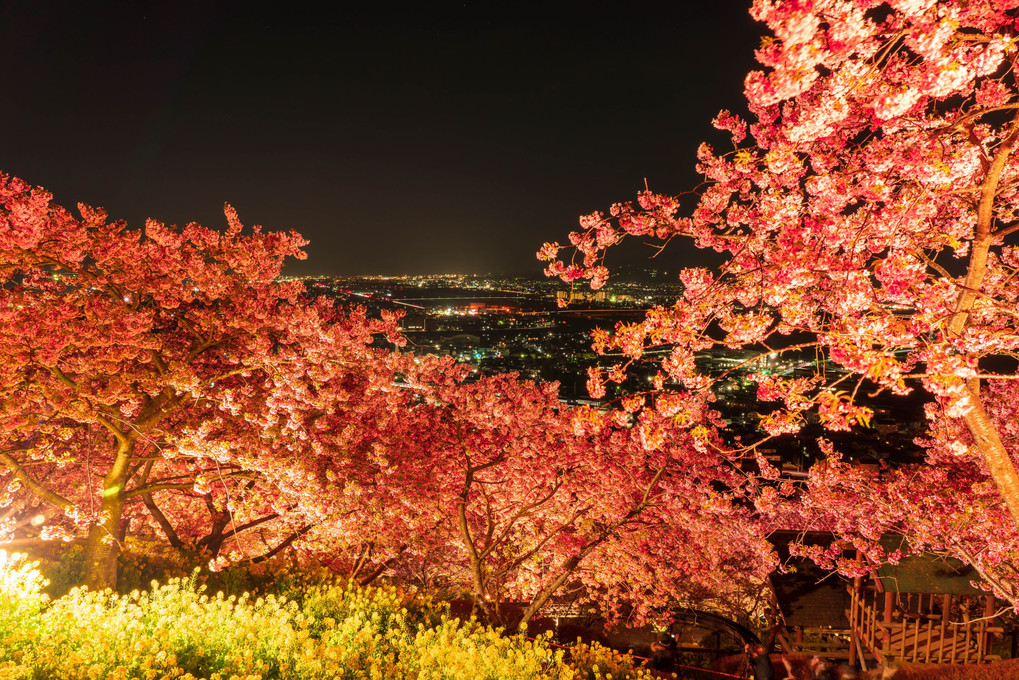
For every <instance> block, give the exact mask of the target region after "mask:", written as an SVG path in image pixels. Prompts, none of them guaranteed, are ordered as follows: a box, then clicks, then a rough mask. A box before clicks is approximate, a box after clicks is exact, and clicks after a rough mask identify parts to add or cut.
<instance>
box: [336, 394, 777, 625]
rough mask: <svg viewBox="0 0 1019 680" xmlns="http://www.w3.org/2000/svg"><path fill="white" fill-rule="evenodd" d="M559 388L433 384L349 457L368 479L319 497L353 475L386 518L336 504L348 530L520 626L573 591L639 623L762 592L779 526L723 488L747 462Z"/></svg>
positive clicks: (486, 613) (367, 502)
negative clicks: (569, 402)
mask: <svg viewBox="0 0 1019 680" xmlns="http://www.w3.org/2000/svg"><path fill="white" fill-rule="evenodd" d="M556 390H557V385H554V384H549V385H542V386H538V385H534V384H533V383H529V382H525V381H519V380H517V378H516V376H515V375H502V376H493V377H486V378H482V379H480V380H478V381H476V382H473V383H462V382H456V381H449V382H447V383H446V384H435V383H432V388H431V389H429V390H425V391H423V392H422V393H421V398H420V400H419V401H418V403H411V404H408V405H406V406H405V407H404V408H402V409H400V410H399V412H398V415H397V416H396V417H394V418H393V419H392V421H391V422H389V424H388V425H387V426H386V427H385V428H384V429H385V430H386V431H387V432H388V433H390V437H389V440H388V442H389V444H388V446H387V447H386V448H385V449H384V450H380V451H378V453H377V454H375V455H362V456H359V457H345V458H344V460H345V461H348V462H350V463H351V464H352V465H364V464H365V461H368V460H370V461H372V465H373V466H374V467H375V469H374V470H373V471H372V472H371V474H368V475H365V474H363V473H358V472H356V471H354V470H349V471H348V472H347V473H345V474H344V475H343V476H342V479H343V482H342V483H343V485H344V493H342V494H338V493H332V494H323V497H328V498H329V499H330V502H332V503H343V502H348V501H349V498H350V486H351V485H352V484H355V483H356V484H357V485H358V488H357V489H356V493H357V494H358V495H359V497H360V499H361V505H362V506H364V507H367V508H375V509H377V510H376V513H379V514H381V513H384V519H382V521H377V519H376V517H375V513H373V514H372V515H369V516H368V517H365V515H364V514H363V513H362V512H359V511H358V510H357V509H351V510H350V511H347V512H334V516H336V517H339V518H340V522H339V523H340V524H341V525H344V526H346V531H347V532H349V533H350V534H351V536H352V537H353V536H358V535H361V536H363V535H371V536H373V538H374V539H375V540H376V541H377V543H378V544H379V546H387V545H388V549H389V551H390V552H389V553H388V554H393V553H394V552H395V551H401V553H402V554H403V564H405V565H406V564H416V565H427V566H428V567H429V568H430V569H431V570H432V572H433V574H436V575H437V578H438V577H439V576H441V582H443V583H445V584H447V585H448V586H449V587H453V588H457V589H460V588H463V589H468V590H469V591H470V592H471V593H472V598H473V601H474V603H475V609H476V611H477V613H478V614H479V615H481V616H483V617H484V618H485V619H487V620H489V621H496V622H501V623H504V624H508V625H513V624H515V623H517V622H520V621H528V620H530V619H531V618H533V617H534V616H535V615H537V614H538V612H539V611H540V610H541V608H542V607H543V606H544V605H545V604H546V603H547V602H549V601H550V600H554V599H560V598H564V597H565V598H569V597H578V596H579V597H580V599H582V600H588V601H595V602H597V603H598V604H599V606H600V610H601V611H602V612H603V613H604V614H606V615H607V616H616V617H618V616H621V615H624V614H625V615H626V616H630V617H632V618H633V619H636V620H643V619H646V618H648V617H652V616H654V615H655V614H656V613H659V614H660V613H661V612H662V611H663V610H664V609H665V608H667V606H668V605H669V604H670V603H671V604H674V603H676V602H678V601H682V600H684V599H688V598H690V597H691V596H692V594H693V593H695V592H696V593H697V594H698V595H702V594H703V593H705V592H710V593H712V594H714V595H715V596H725V595H729V596H734V595H735V594H737V593H742V592H743V590H745V589H747V588H748V587H752V586H753V585H755V584H756V585H758V586H759V585H760V583H761V581H762V579H763V576H764V574H766V573H767V571H768V570H769V569H770V568H771V567H772V566H773V554H772V550H771V547H770V545H769V544H768V543H767V541H766V540H765V538H764V536H765V534H766V531H767V529H766V527H764V526H762V525H761V524H760V523H759V522H757V521H756V520H755V519H754V518H753V517H751V514H750V513H749V511H748V510H747V509H746V508H745V507H741V506H740V505H738V504H736V503H734V502H733V501H732V496H733V494H732V493H727V492H723V491H720V490H719V488H718V487H717V485H716V484H715V483H716V482H717V481H718V480H720V479H726V480H728V481H729V483H730V486H732V487H734V488H735V487H738V486H739V483H740V481H741V480H742V479H743V477H742V475H741V474H740V473H739V471H738V470H734V469H733V468H732V467H731V466H727V465H725V466H722V467H721V468H720V467H719V461H718V459H717V458H716V457H715V456H713V455H711V453H710V452H709V451H707V450H705V449H703V448H698V447H697V446H695V445H694V444H693V443H692V441H691V439H690V437H689V434H688V433H684V432H675V433H673V436H669V435H668V434H667V432H668V431H669V430H670V429H671V428H672V427H673V426H672V423H671V420H669V419H667V418H666V419H662V418H660V417H657V416H652V414H650V413H649V414H647V415H645V416H642V417H641V418H640V419H634V420H633V421H632V422H631V418H630V416H629V415H627V414H622V415H621V416H620V417H619V418H618V419H617V422H615V423H610V424H606V423H603V422H602V421H601V419H600V418H599V417H598V416H597V413H596V412H595V411H592V410H590V409H577V408H569V407H566V406H564V405H563V404H561V403H560V402H559V401H558V399H557V396H556ZM394 434H395V436H393V435H394ZM667 441H668V443H666V442H667ZM400 442H403V444H401V443H400ZM358 461H360V462H358ZM355 480H358V481H356V482H355ZM360 480H365V481H360ZM366 519H367V520H369V521H370V522H371V524H370V525H369V526H367V527H365V525H364V524H361V522H364V521H365V520H366ZM348 540H349V538H348ZM506 601H513V602H522V603H524V604H523V608H522V609H520V608H510V609H507V608H505V607H503V606H502V604H503V603H504V602H506Z"/></svg>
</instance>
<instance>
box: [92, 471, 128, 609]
mask: <svg viewBox="0 0 1019 680" xmlns="http://www.w3.org/2000/svg"><path fill="white" fill-rule="evenodd" d="M123 511H124V503H123V501H122V500H121V497H120V489H110V488H107V490H106V491H105V492H104V495H103V504H102V513H103V514H102V517H103V519H102V522H101V523H100V524H93V525H92V526H90V527H89V529H88V539H87V540H86V542H85V585H86V586H88V588H89V589H90V590H104V589H106V588H111V589H113V590H116V588H117V558H118V557H119V556H120V541H119V540H118V537H119V535H120V520H121V517H122V515H123Z"/></svg>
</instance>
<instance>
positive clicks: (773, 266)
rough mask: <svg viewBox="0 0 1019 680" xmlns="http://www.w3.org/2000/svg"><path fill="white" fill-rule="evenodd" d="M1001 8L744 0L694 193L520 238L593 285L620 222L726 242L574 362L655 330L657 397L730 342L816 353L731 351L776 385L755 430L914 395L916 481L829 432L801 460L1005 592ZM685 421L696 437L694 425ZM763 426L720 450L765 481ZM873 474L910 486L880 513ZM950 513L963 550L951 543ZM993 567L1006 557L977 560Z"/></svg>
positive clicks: (1018, 497)
mask: <svg viewBox="0 0 1019 680" xmlns="http://www.w3.org/2000/svg"><path fill="white" fill-rule="evenodd" d="M1017 8H1019V3H1016V2H1014V1H1012V0H977V1H967V2H958V1H954V0H945V1H941V2H936V1H933V0H889V1H888V2H879V1H877V0H796V1H782V0H776V1H769V0H755V2H754V3H753V7H752V9H751V14H752V15H753V16H754V17H755V18H756V19H757V20H759V21H762V22H764V23H765V24H766V25H767V26H768V28H769V29H770V30H771V32H772V35H771V36H769V37H767V38H765V40H764V41H763V42H762V44H761V46H760V48H759V49H758V50H757V53H756V54H757V58H758V60H759V61H760V63H761V64H762V65H763V66H764V70H762V71H755V72H752V73H751V74H749V75H748V76H747V79H746V84H745V85H746V97H747V102H748V108H749V112H750V116H751V118H750V121H749V126H748V122H747V121H744V120H742V119H741V118H739V117H738V116H736V115H733V114H731V113H729V112H726V111H723V112H721V113H720V114H719V115H718V117H717V118H716V119H715V120H714V125H715V127H716V128H718V129H720V130H723V131H725V132H726V133H728V135H729V137H730V138H731V141H732V149H731V150H728V151H725V152H721V151H716V150H715V149H714V148H713V147H712V146H710V145H708V144H704V145H702V146H701V148H700V150H699V152H698V160H699V166H698V167H699V169H700V171H701V172H702V173H703V175H704V178H705V183H704V185H702V188H701V189H700V190H699V191H698V192H697V196H696V198H695V200H694V201H693V203H692V209H691V210H689V212H686V213H681V212H680V199H679V198H675V197H672V196H666V195H661V194H657V193H654V192H651V191H642V192H640V193H639V195H638V200H637V202H636V204H633V203H621V204H616V205H613V206H612V208H611V210H610V211H609V213H608V214H607V215H606V214H603V213H594V214H592V215H588V216H585V217H583V218H582V219H581V229H580V230H579V231H577V232H575V233H573V234H571V236H570V240H571V245H572V247H573V250H572V252H573V253H574V256H573V259H572V261H570V260H562V259H557V258H558V256H559V253H560V250H561V247H560V246H559V245H558V244H555V243H551V244H546V245H545V246H544V247H543V248H542V250H541V252H540V253H539V257H541V258H542V259H545V260H546V261H550V263H551V264H550V265H549V268H548V273H549V274H550V275H555V276H561V277H563V278H564V279H566V280H568V281H580V280H587V281H590V283H591V285H592V286H593V287H596V288H597V287H599V286H601V285H603V284H604V282H605V280H606V279H607V277H608V270H607V268H606V267H605V262H604V257H605V252H606V249H608V248H610V247H612V246H613V245H615V244H616V243H618V242H619V241H620V240H621V239H623V238H625V237H627V236H635V237H638V238H640V239H642V240H645V241H648V242H651V243H653V244H655V245H656V246H659V247H663V246H664V245H665V244H667V243H669V242H670V241H672V240H674V239H689V240H691V241H692V242H693V243H694V244H695V245H696V246H697V247H699V248H703V249H706V250H711V251H715V252H716V253H720V254H721V256H722V258H723V264H722V265H721V266H720V267H719V268H718V269H717V270H712V271H709V270H708V269H704V268H690V269H685V270H683V272H682V273H681V274H680V278H681V280H682V283H683V284H684V292H683V294H682V296H681V297H680V298H679V299H677V300H676V302H675V304H674V305H672V306H670V307H660V308H657V309H654V310H652V311H650V312H649V313H648V314H647V317H646V319H645V320H644V321H643V322H641V323H636V324H632V325H621V326H619V327H617V329H616V332H615V334H612V335H610V334H599V335H598V336H597V337H596V338H595V348H596V349H597V350H598V351H600V352H603V353H606V352H609V351H610V350H612V351H618V352H621V353H622V355H623V356H624V362H623V363H621V364H619V365H618V366H616V367H615V368H613V369H612V370H610V371H607V372H599V371H593V372H592V376H591V381H590V387H591V390H592V391H593V392H595V393H601V392H602V390H603V389H604V383H605V382H606V381H620V380H622V378H623V377H624V375H625V368H626V366H627V365H628V364H630V363H632V362H639V361H642V360H645V358H646V353H647V351H648V350H649V348H661V347H664V348H666V349H667V350H668V353H667V357H666V358H665V359H664V360H662V361H661V362H660V371H659V373H658V375H657V378H656V386H657V388H658V390H659V394H660V395H665V394H668V391H669V390H679V391H681V392H682V393H683V394H685V395H688V398H689V399H690V400H691V401H696V400H697V399H698V398H699V399H700V400H701V402H702V403H707V402H708V401H709V400H710V399H711V398H712V397H711V390H712V386H713V380H712V379H711V378H709V377H708V376H706V375H704V374H703V373H702V372H700V371H698V370H697V367H696V366H695V362H694V359H695V354H696V353H697V352H703V351H706V350H709V349H711V348H714V347H727V348H753V349H755V350H757V351H759V352H760V353H761V355H762V356H763V355H764V354H767V353H772V352H775V353H778V354H779V355H782V356H793V355H795V356H799V357H816V360H815V361H814V365H815V370H814V371H813V372H812V373H811V374H807V375H803V374H800V375H795V376H793V375H785V376H783V375H765V374H764V373H765V372H764V371H762V370H760V366H761V364H760V363H756V364H755V361H754V359H751V360H748V362H747V363H746V364H745V365H744V366H743V367H741V369H740V370H744V371H746V372H748V373H750V374H752V375H754V379H755V380H756V381H757V383H758V388H757V389H758V397H759V398H760V399H761V400H762V402H773V403H776V404H778V408H775V409H773V410H772V411H771V412H769V413H766V414H764V417H763V418H762V422H761V426H762V431H763V436H764V437H774V436H778V435H781V434H783V433H790V432H796V431H799V430H800V429H801V428H802V427H803V425H804V424H805V423H806V422H808V421H817V422H820V423H821V424H822V425H823V426H824V427H826V428H828V429H829V430H833V431H848V430H851V429H852V428H859V427H866V426H868V425H869V421H870V418H871V416H872V415H873V414H872V409H871V407H870V406H869V405H868V398H869V397H872V396H873V395H874V394H876V393H879V392H886V393H890V394H894V395H906V394H910V393H912V394H914V395H915V394H920V395H922V396H923V397H924V398H925V399H926V400H927V406H926V416H927V427H928V432H927V435H926V436H924V437H923V438H922V439H921V442H920V443H921V444H922V445H923V446H924V447H925V448H926V450H927V452H928V464H927V467H925V468H923V469H922V470H920V471H919V474H920V475H921V477H920V478H916V477H915V476H914V477H909V476H908V475H893V477H894V479H893V480H891V481H890V482H889V484H887V485H886V484H885V483H884V482H885V481H887V477H885V478H881V479H879V478H878V477H876V476H875V475H871V476H870V477H867V478H866V479H865V478H864V477H861V473H859V471H854V470H853V469H851V468H847V467H840V466H839V464H838V463H839V460H838V459H839V452H838V451H836V450H834V449H833V448H832V447H831V446H828V447H827V449H826V450H827V451H828V454H829V456H830V458H831V461H830V462H831V463H832V465H831V467H829V468H828V472H825V473H822V470H821V469H818V470H817V471H815V472H814V473H813V476H814V482H815V486H814V490H815V492H817V493H818V494H821V490H822V489H827V490H828V491H829V492H832V493H828V494H827V495H824V494H821V495H819V496H818V497H819V498H821V497H823V498H824V499H825V503H827V504H829V506H834V507H836V508H841V509H845V510H846V513H847V516H849V517H852V518H855V519H858V520H862V519H863V518H862V516H861V515H860V514H859V513H858V512H855V510H858V509H859V508H862V507H866V508H870V509H871V510H873V511H874V514H872V515H870V516H869V523H868V525H867V526H866V527H864V528H865V531H866V533H869V534H871V535H872V538H873V534H874V533H880V532H881V531H884V530H889V529H896V528H897V529H899V530H902V531H906V532H907V534H908V535H909V536H910V537H911V539H915V542H916V544H917V545H919V546H921V547H922V546H931V545H936V546H941V547H945V548H947V549H949V550H950V551H952V552H953V553H954V554H956V555H957V556H960V557H963V558H966V559H968V560H969V561H970V562H974V563H975V564H977V566H978V567H981V568H983V569H985V572H986V573H985V576H987V577H988V580H989V582H991V583H992V585H993V586H994V588H995V592H996V593H998V594H999V595H1001V596H1003V597H1007V598H1009V600H1010V601H1011V602H1012V603H1013V604H1019V599H1017V598H1016V597H1015V592H1016V591H1015V584H1016V583H1017V582H1019V581H1017V578H1016V574H1015V570H1014V565H1015V560H1016V555H1015V554H1014V547H1013V548H1009V547H1008V546H1009V542H1011V546H1014V545H1015V540H1016V538H1017V525H1019V475H1017V473H1016V464H1017V461H1019V451H1017V448H1016V440H1015V437H1014V427H1015V425H1014V423H1015V422H1016V421H1017V416H1019V413H1017V412H1016V404H1017V401H1016V399H1015V396H1016V395H1015V387H1014V386H1015V384H1016V383H1015V381H1016V379H1017V375H1016V362H1017V359H1019V325H1017V319H1019V313H1017V311H1016V310H1017V309H1019V285H1017V281H1019V278H1017V274H1019V248H1017V247H1016V234H1017V233H1019V221H1017V217H1016V210H1017V207H1019V158H1017V156H1016V153H1015V150H1016V145H1017V144H1019V117H1017V115H1019V86H1017V81H1016V66H1017V64H1016V59H1017V56H1019V45H1017V40H1019V33H1017V28H1016V25H1017V24H1016V10H1017ZM748 132H749V138H748V136H747V135H748ZM667 384H668V386H667ZM1006 394H1007V395H1011V396H1010V397H1008V398H1002V396H1001V395H1006ZM660 399H661V397H659V400H660ZM658 403H659V402H654V403H653V404H652V405H651V406H649V408H651V409H658V410H660V406H659V405H658ZM681 417H682V418H683V419H684V420H685V422H686V423H687V428H688V429H689V430H690V432H691V433H692V434H693V433H694V432H696V431H697V429H698V428H704V425H703V423H698V420H697V418H695V417H693V416H692V414H691V415H689V416H688V415H681ZM706 429H708V430H711V429H712V428H710V427H708V428H706ZM693 436H695V437H696V436H697V435H695V434H694V435H693ZM759 443H760V441H754V442H748V441H744V442H741V443H738V444H737V445H729V446H726V447H722V449H720V450H719V454H720V455H723V456H726V457H729V458H730V459H736V458H740V457H745V458H753V457H757V458H758V462H759V464H760V468H761V471H762V473H763V474H764V476H766V477H767V476H777V471H775V470H774V469H773V468H771V467H770V466H769V465H768V464H767V462H766V461H764V460H763V459H762V458H760V457H759V456H757V451H758V450H759V449H758V446H757V445H758V444H759ZM723 449H724V450H723ZM833 471H837V472H838V474H837V475H835V476H834V477H833V476H832V474H834V472H833ZM916 472H917V471H916V470H913V471H911V474H913V473H916ZM822 477H824V479H822ZM850 477H852V479H850ZM839 478H842V479H843V480H844V481H845V482H846V483H845V484H844V485H842V486H841V487H839V485H838V484H836V482H837V481H838V479H839ZM909 480H912V481H909ZM864 482H866V483H864ZM850 487H852V488H854V489H855V490H856V492H854V493H849V489H850ZM838 488H841V491H839V492H838V493H835V492H834V490H836V489H838ZM786 490H787V491H788V488H787V489H786ZM889 491H894V492H895V493H901V494H903V496H902V497H903V498H907V497H908V498H909V502H904V503H903V504H902V507H901V508H900V509H897V510H894V511H891V510H890V509H888V508H887V505H888V504H887V503H879V502H878V501H880V499H881V498H882V496H884V497H885V498H887V496H886V494H887V493H888V492H889ZM857 492H858V493H857ZM793 497H796V498H799V494H798V492H797V493H791V492H790V493H787V494H785V495H783V494H782V493H781V487H779V490H776V488H775V487H773V486H762V490H761V493H760V495H759V501H760V502H762V503H763V505H764V506H767V508H768V509H770V510H776V508H777V504H778V502H779V501H780V500H781V499H782V498H788V499H792V498H793ZM949 499H955V500H949ZM854 503H855V504H856V505H855V506H854V505H853V504H854ZM796 507H797V508H798V509H800V510H802V509H803V508H804V507H805V506H803V505H797V506H796ZM879 507H884V508H885V511H882V512H877V510H878V509H879ZM967 508H970V510H967ZM776 511H777V510H776ZM804 517H805V516H804ZM829 517H830V513H829ZM814 520H816V516H815V517H814V518H813V519H809V520H808V519H802V518H801V521H814ZM790 521H792V520H790ZM818 521H819V520H818ZM960 522H961V523H962V524H965V526H966V531H965V532H964V533H965V535H966V537H967V538H965V539H964V542H965V545H964V544H963V543H961V542H960V541H958V540H953V538H952V533H953V532H955V531H956V530H957V528H958V527H959V526H960ZM843 527H844V525H843ZM860 528H861V526H857V527H856V529H857V534H859V529H860ZM975 555H982V556H983V557H980V558H977V557H975ZM1002 562H1004V563H1005V565H1006V567H1007V568H1005V569H1004V570H1002V569H998V568H997V567H995V564H997V565H998V566H1000V565H1001V564H1002ZM1009 565H1011V566H1009ZM992 567H994V568H993V569H992ZM992 571H993V572H994V573H991V572H992Z"/></svg>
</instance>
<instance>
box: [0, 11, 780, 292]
mask: <svg viewBox="0 0 1019 680" xmlns="http://www.w3.org/2000/svg"><path fill="white" fill-rule="evenodd" d="M748 4H749V2H742V1H738V0H715V1H713V2H708V1H705V2H691V1H690V0H675V2H673V3H671V4H665V3H658V2H656V3H646V2H639V1H637V0H633V1H631V2H625V1H620V2H584V3H580V2H577V3H574V2H569V3H556V2H551V1H549V2H545V3H527V2H511V1H496V0H491V1H489V2H474V1H468V2H462V1H461V2H444V1H432V0H421V1H420V2H418V3H416V4H415V5H413V6H412V7H413V9H408V8H407V7H404V6H402V5H394V4H392V3H382V2H369V3H362V4H361V6H360V7H359V8H357V9H343V10H340V9H339V5H338V4H334V5H333V6H334V7H335V9H334V10H332V11H328V12H322V11H317V10H316V11H313V10H310V9H302V6H301V5H300V4H299V3H289V4H288V3H285V2H277V3H275V4H272V5H263V4H260V3H254V2H213V1H206V2H196V3H189V2H171V1H164V2H142V1H133V2H122V3H103V2H81V1H80V0H73V1H56V0H54V1H48V0H16V1H13V2H0V64H2V65H3V74H4V75H3V77H2V78H0V87H2V88H3V101H2V104H0V170H3V171H4V172H7V173H9V174H12V175H15V176H19V177H22V178H23V179H25V180H27V181H29V182H31V183H33V184H39V185H42V186H44V187H46V188H47V189H49V190H50V191H52V192H53V193H54V195H55V199H56V201H57V202H58V203H61V204H63V205H67V206H73V205H74V204H75V203H77V202H78V201H84V202H87V203H91V204H93V205H101V206H104V207H105V208H107V209H108V210H109V211H110V213H111V215H112V216H114V217H116V218H123V219H126V220H128V221H129V222H130V223H132V224H134V225H138V226H141V224H142V222H143V220H144V219H145V218H146V217H155V218H157V219H160V220H163V221H165V222H169V223H184V222H188V221H199V222H201V223H203V224H205V225H206V226H211V227H216V228H220V227H222V226H223V223H224V220H223V217H222V204H223V202H224V201H228V202H230V203H232V204H233V205H234V206H235V207H236V208H237V210H238V211H239V213H240V215H241V219H242V220H243V221H244V222H245V223H249V224H251V223H259V224H263V225H265V226H266V227H267V228H280V229H284V228H285V229H291V228H292V229H296V230H297V231H299V232H301V233H302V234H304V235H305V236H306V237H307V238H309V239H310V240H311V245H310V246H309V247H308V252H309V255H310V257H309V259H308V260H307V261H305V262H300V263H292V264H291V265H290V266H289V267H288V270H287V271H288V273H295V274H306V273H326V274H363V273H380V274H399V273H444V272H454V271H463V272H478V273H480V272H493V271H498V272H503V271H522V272H526V271H529V272H532V273H538V272H540V264H539V263H538V262H537V261H536V260H534V253H535V251H536V250H537V249H538V247H539V246H540V245H541V243H542V242H543V241H547V240H564V239H565V237H566V234H567V233H568V231H569V230H570V229H571V228H572V227H573V226H574V225H575V224H576V218H577V216H578V215H579V214H581V213H584V212H591V211H593V210H599V209H606V208H607V207H608V205H609V204H610V203H612V202H615V201H619V200H630V199H632V198H633V197H634V194H635V192H636V191H637V190H638V189H639V188H641V187H642V186H643V183H644V178H647V180H648V182H649V185H650V186H651V188H653V189H656V190H660V191H665V192H675V193H678V192H680V191H683V190H685V189H688V188H690V187H692V186H693V185H694V184H695V183H696V181H697V176H696V175H695V173H694V163H695V158H694V153H695V150H696V148H697V145H698V143H699V142H700V141H702V140H704V139H715V140H719V141H721V138H720V137H718V136H716V135H714V133H713V131H712V129H711V127H710V120H711V118H712V117H713V116H714V114H715V113H717V111H718V110H719V109H721V108H730V109H734V110H740V109H741V107H742V82H743V77H744V75H745V74H746V72H747V71H748V70H750V69H751V68H752V67H753V65H754V62H753V50H754V48H755V47H756V46H757V44H758V41H759V37H758V36H759V35H760V34H761V30H760V27H759V26H758V25H756V24H755V23H754V22H753V21H752V20H751V19H750V18H749V16H748V15H747V13H746V7H747V6H748Z"/></svg>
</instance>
